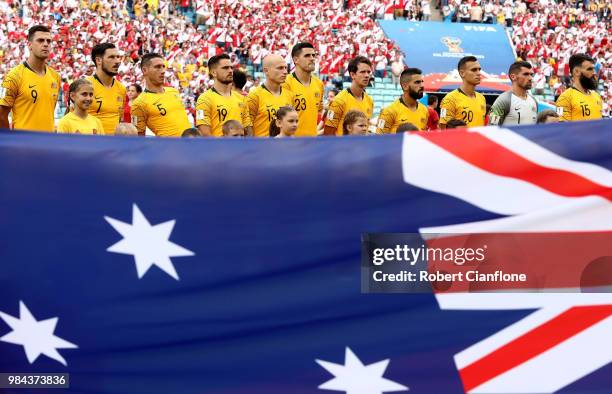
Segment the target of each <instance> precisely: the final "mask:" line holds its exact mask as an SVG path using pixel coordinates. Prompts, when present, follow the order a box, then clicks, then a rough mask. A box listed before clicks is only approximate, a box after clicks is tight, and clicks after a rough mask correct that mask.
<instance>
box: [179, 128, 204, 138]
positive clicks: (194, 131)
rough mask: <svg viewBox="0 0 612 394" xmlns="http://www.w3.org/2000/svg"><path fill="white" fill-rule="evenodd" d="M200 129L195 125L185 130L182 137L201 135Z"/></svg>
mask: <svg viewBox="0 0 612 394" xmlns="http://www.w3.org/2000/svg"><path fill="white" fill-rule="evenodd" d="M201 136H202V134H200V131H199V130H198V129H196V128H195V127H192V128H189V129H185V130H183V133H182V134H181V137H201Z"/></svg>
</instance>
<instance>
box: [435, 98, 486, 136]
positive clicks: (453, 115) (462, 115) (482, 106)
mask: <svg viewBox="0 0 612 394" xmlns="http://www.w3.org/2000/svg"><path fill="white" fill-rule="evenodd" d="M474 94H475V97H470V96H468V95H467V94H465V93H464V92H463V90H461V89H455V90H453V91H452V92H450V93H449V94H447V95H446V96H445V97H444V99H443V100H442V103H441V104H440V124H441V125H446V124H447V123H448V121H449V120H451V119H457V120H462V121H464V122H465V124H466V125H467V126H468V127H478V126H484V125H485V116H486V115H487V101H486V100H485V97H484V96H483V95H482V94H480V93H478V92H474Z"/></svg>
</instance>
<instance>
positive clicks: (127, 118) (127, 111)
mask: <svg viewBox="0 0 612 394" xmlns="http://www.w3.org/2000/svg"><path fill="white" fill-rule="evenodd" d="M140 93H142V86H140V85H139V84H137V83H135V84H133V85H130V86H129V87H128V88H127V102H126V103H125V106H124V108H123V121H124V122H126V123H132V103H133V102H134V100H136V98H137V97H138V96H140Z"/></svg>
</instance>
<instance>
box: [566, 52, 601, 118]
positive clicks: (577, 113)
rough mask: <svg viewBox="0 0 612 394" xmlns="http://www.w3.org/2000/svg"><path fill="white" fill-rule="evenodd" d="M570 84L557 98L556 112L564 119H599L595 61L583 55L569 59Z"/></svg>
mask: <svg viewBox="0 0 612 394" xmlns="http://www.w3.org/2000/svg"><path fill="white" fill-rule="evenodd" d="M569 68H570V75H571V76H572V86H571V87H570V88H569V89H567V90H566V91H565V92H563V93H562V94H561V96H559V98H558V99H557V112H558V113H559V115H560V116H561V119H563V120H564V121H577V120H594V119H601V110H602V101H601V96H600V95H599V93H597V85H598V82H597V77H596V76H595V61H594V60H593V58H591V57H589V56H587V55H584V54H576V55H572V56H571V57H570V59H569Z"/></svg>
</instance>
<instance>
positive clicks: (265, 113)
mask: <svg viewBox="0 0 612 394" xmlns="http://www.w3.org/2000/svg"><path fill="white" fill-rule="evenodd" d="M262 64H263V72H264V74H265V75H266V80H265V81H264V82H263V84H262V85H261V86H258V87H257V88H255V89H253V90H251V92H250V93H249V95H248V96H247V104H248V107H249V113H250V114H251V120H252V121H253V135H254V136H255V137H269V136H270V122H272V121H274V119H276V111H278V109H279V108H280V107H284V106H286V105H293V100H294V97H295V96H294V94H293V92H291V91H290V90H288V89H283V88H282V84H283V83H285V80H286V79H287V63H285V60H284V59H283V58H282V57H281V56H279V55H276V54H272V55H268V56H266V57H265V58H264V59H263V63H262Z"/></svg>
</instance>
